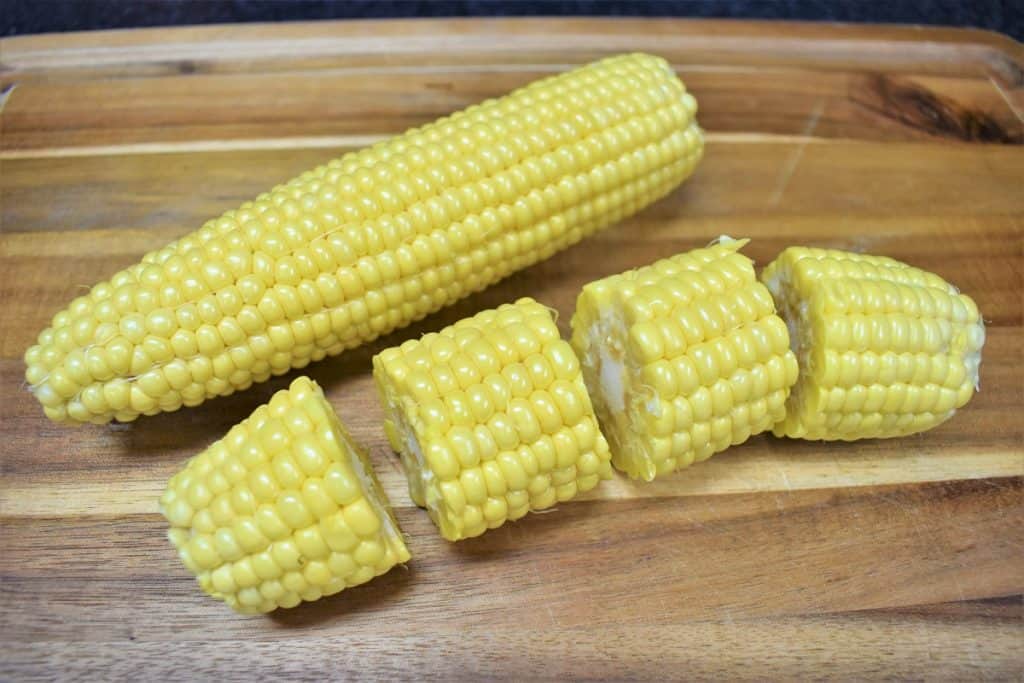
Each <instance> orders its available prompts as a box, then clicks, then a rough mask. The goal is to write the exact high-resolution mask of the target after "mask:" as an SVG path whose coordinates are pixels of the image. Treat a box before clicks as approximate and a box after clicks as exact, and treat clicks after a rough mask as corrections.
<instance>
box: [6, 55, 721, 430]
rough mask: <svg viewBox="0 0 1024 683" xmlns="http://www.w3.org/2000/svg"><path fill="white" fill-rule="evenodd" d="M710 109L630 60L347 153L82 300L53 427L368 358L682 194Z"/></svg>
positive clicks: (42, 375) (75, 305)
mask: <svg viewBox="0 0 1024 683" xmlns="http://www.w3.org/2000/svg"><path fill="white" fill-rule="evenodd" d="M696 107H697V105H696V101H695V100H694V98H693V97H692V96H691V95H690V94H689V93H687V92H686V91H685V89H684V87H683V85H682V83H680V82H679V80H678V79H677V78H676V77H675V75H674V74H673V72H672V70H671V68H670V67H669V66H668V64H667V63H666V62H665V61H664V60H662V59H660V58H657V57H652V56H649V55H643V54H634V55H623V56H618V57H613V58H609V59H606V60H603V61H600V62H596V63H594V64H591V65H589V66H585V67H583V68H581V69H577V70H576V71H572V72H568V73H565V74H562V75H558V76H554V77H551V78H546V79H544V80H541V81H538V82H536V83H533V84H531V85H529V86H527V87H525V88H522V89H520V90H517V91H515V92H514V93H512V94H510V95H508V96H506V97H504V98H501V99H497V100H488V101H486V102H484V103H482V104H480V105H477V106H473V107H470V108H468V109H466V110H464V111H461V112H458V113H456V114H453V115H451V116H449V117H446V118H443V119H441V120H439V121H437V122H436V123H433V124H430V125H428V126H424V127H422V128H418V129H413V130H411V131H409V132H407V133H405V134H404V135H401V136H398V137H396V138H393V139H391V140H388V141H385V142H382V143H380V144H377V145H375V146H373V147H371V148H368V149H365V150H362V151H360V152H355V153H351V154H347V155H345V156H343V157H341V158H339V159H337V160H335V161H331V162H330V163H327V164H325V165H323V166H320V167H318V168H315V169H313V170H311V171H309V172H307V173H304V174H302V175H300V176H299V177H297V178H295V179H294V180H292V181H290V182H288V183H286V184H284V185H280V186H278V187H276V188H274V189H273V190H272V191H271V192H269V193H266V194H262V195H260V196H259V197H257V198H256V199H255V200H254V201H251V202H247V203H245V204H243V205H242V206H241V207H240V208H239V209H237V210H233V211H228V212H227V213H225V214H224V215H223V216H221V217H220V218H216V219H213V220H210V221H208V222H207V223H206V224H205V225H204V226H203V227H202V228H201V229H200V230H198V231H197V232H194V233H192V234H191V235H188V236H186V237H183V238H182V239H180V240H178V241H177V242H174V243H172V244H170V245H168V246H167V247H165V248H163V249H161V250H159V251H156V252H152V253H150V254H147V255H146V256H144V257H143V259H142V262H141V263H139V264H138V265H136V266H133V267H131V268H128V269H127V270H124V271H121V272H119V273H117V274H116V275H114V276H113V277H112V278H111V279H110V280H109V281H107V282H102V283H100V284H98V285H96V286H95V287H93V288H92V290H91V291H90V292H89V293H88V294H87V295H85V296H82V297H79V298H77V299H75V300H74V301H72V302H71V304H70V306H69V307H68V308H67V309H66V310H64V311H61V312H60V313H58V314H57V315H56V316H54V318H53V321H52V324H51V326H50V327H49V328H47V329H46V330H44V331H43V332H42V333H41V334H40V335H39V339H38V343H37V344H36V345H34V346H32V347H31V348H30V349H28V351H27V352H26V354H25V362H26V364H27V366H28V369H27V371H26V379H27V382H28V384H29V385H30V386H31V388H32V390H33V392H34V394H35V396H36V398H37V399H38V400H39V402H40V403H41V404H42V405H43V406H44V409H45V412H46V414H47V415H48V416H49V417H50V418H51V419H53V420H56V421H61V422H96V423H103V422H108V421H110V420H112V419H117V420H122V421H125V420H132V419H135V418H136V417H137V416H139V415H140V414H146V415H151V414H155V413H158V412H161V411H170V410H176V409H178V408H179V407H181V406H182V405H186V406H194V405H198V404H200V403H202V402H203V401H205V400H206V399H208V398H212V397H215V396H225V395H227V394H230V393H232V392H234V391H236V390H240V389H245V388H246V387H248V386H249V385H251V384H252V383H253V382H262V381H264V380H266V379H268V378H269V377H270V376H271V375H276V374H281V373H284V372H287V371H288V370H289V369H290V368H299V367H303V366H305V365H306V364H307V363H309V362H310V361H315V360H319V359H321V358H324V357H325V356H328V355H334V354H337V353H340V352H342V351H343V350H345V349H348V348H352V347H355V346H358V345H360V344H362V343H365V342H367V341H369V340H372V339H374V338H376V337H377V336H379V335H381V334H384V333H386V332H389V331H391V330H393V329H395V328H398V327H401V326H404V325H407V324H409V323H410V322H412V321H414V320H418V319H420V318H422V317H423V316H425V315H427V314H428V313H431V312H433V311H436V310H437V309H439V308H441V307H442V306H445V305H446V304H449V303H451V302H453V301H455V300H456V299H459V298H460V297H463V296H466V295H467V294H469V293H472V292H474V291H477V290H480V289H482V288H484V287H486V286H487V285H489V284H491V283H493V282H495V281H497V280H499V279H500V278H502V277H504V276H506V275H508V274H509V273H512V272H513V271H515V270H518V269H520V268H523V267H525V266H527V265H530V264H532V263H534V262H536V261H539V260H541V259H544V258H547V257H548V256H550V255H551V254H553V253H555V252H556V251H558V250H560V249H563V248H565V247H567V246H569V245H571V244H573V243H575V242H577V241H579V240H580V239H582V238H583V237H585V236H587V235H589V234H591V233H592V232H594V231H595V230H598V229H600V228H603V227H605V226H607V225H609V224H611V223H614V222H615V221H617V220H619V219H620V218H622V217H624V216H628V215H630V214H632V213H634V212H636V211H638V210H639V209H641V208H642V207H644V206H646V205H647V204H649V203H651V202H653V201H655V200H656V199H658V198H660V197H662V196H663V195H665V194H667V193H668V192H669V191H670V190H672V189H673V188H674V187H676V186H677V185H679V183H681V182H682V181H683V179H685V178H686V177H687V176H688V175H689V174H690V172H691V171H692V170H693V168H694V166H695V165H696V163H697V162H698V160H699V159H700V157H701V154H702V149H703V143H702V136H701V132H700V129H699V128H698V127H697V124H696V121H695V118H694V116H695V113H696Z"/></svg>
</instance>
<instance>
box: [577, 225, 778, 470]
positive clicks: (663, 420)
mask: <svg viewBox="0 0 1024 683" xmlns="http://www.w3.org/2000/svg"><path fill="white" fill-rule="evenodd" d="M746 243H747V240H742V241H738V240H731V239H729V238H721V240H720V241H719V242H718V244H716V245H714V246H711V247H708V248H705V249H696V250H694V251H690V252H687V253H685V254H679V255H677V256H672V257H670V258H667V259H664V260H661V261H658V262H656V263H654V264H652V265H649V266H645V267H643V268H639V269H636V270H630V271H627V272H625V273H621V274H619V275H612V276H610V277H606V278H604V279H603V280H598V281H596V282H592V283H590V284H589V285H587V286H586V287H584V288H583V292H582V293H581V294H580V296H579V299H578V300H577V302H576V312H575V314H574V315H573V318H572V343H573V347H574V348H575V349H576V352H577V353H578V354H579V357H580V361H581V363H582V365H583V377H584V379H585V381H586V385H587V388H588V389H589V391H590V395H591V398H592V399H593V401H594V407H595V410H596V412H597V415H598V417H599V418H600V420H601V425H602V427H603V429H604V432H605V434H607V436H608V440H609V442H610V443H611V448H612V463H613V464H614V465H615V467H617V468H618V469H620V470H622V471H624V472H626V473H627V474H628V475H629V476H630V477H633V478H640V479H645V480H647V481H650V480H652V479H654V478H655V477H656V476H658V475H661V474H665V473H668V472H673V471H675V470H678V469H680V468H683V467H687V466H689V465H690V464H691V463H693V462H695V461H701V460H704V459H706V458H708V457H710V456H711V455H712V454H714V453H717V452H719V451H721V450H724V449H725V448H728V447H729V446H730V445H734V444H739V443H742V442H744V441H746V440H747V438H749V437H750V436H751V435H752V434H757V433H759V432H762V431H764V430H766V429H768V428H770V427H771V426H772V425H773V424H774V423H775V422H777V421H778V420H780V419H782V416H783V414H784V406H785V402H786V397H787V396H788V394H789V388H790V386H792V384H793V382H794V381H796V374H797V364H796V358H795V357H794V356H793V353H792V352H791V351H790V350H789V335H788V334H787V331H786V325H785V324H784V323H783V322H782V320H781V319H780V318H779V317H778V316H777V315H775V306H774V304H773V303H772V297H771V295H770V294H769V293H768V290H767V289H765V287H764V285H762V284H760V283H759V282H758V281H757V277H756V275H755V273H754V266H753V263H752V262H751V260H750V259H748V258H747V257H745V256H743V255H742V254H740V253H739V249H740V248H741V247H742V246H743V245H744V244H746Z"/></svg>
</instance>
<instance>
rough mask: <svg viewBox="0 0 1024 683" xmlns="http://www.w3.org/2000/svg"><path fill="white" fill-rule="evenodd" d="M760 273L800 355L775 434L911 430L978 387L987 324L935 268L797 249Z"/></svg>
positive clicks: (869, 434)
mask: <svg viewBox="0 0 1024 683" xmlns="http://www.w3.org/2000/svg"><path fill="white" fill-rule="evenodd" d="M762 278H763V280H764V282H765V284H767V286H768V288H769V289H770V290H771V292H772V294H773V296H774V297H775V300H776V303H777V304H778V307H779V311H780V313H781V315H782V316H783V317H784V318H785V319H786V321H787V324H788V325H789V328H790V337H791V339H792V342H793V348H794V350H795V352H796V355H797V357H798V359H799V362H800V379H799V381H798V382H797V383H796V386H795V387H794V388H793V392H792V394H791V395H790V398H789V402H788V404H787V406H786V416H785V419H783V420H780V421H779V423H778V424H776V425H775V428H774V432H775V434H777V435H779V436H789V437H796V438H804V439H824V440H837V439H841V440H846V441H850V440H854V439H862V438H877V437H894V436H904V435H907V434H913V433H915V432H921V431H924V430H926V429H930V428H932V427H934V426H936V425H938V424H941V423H942V422H944V421H946V420H948V419H949V418H950V417H951V416H952V415H953V413H954V412H955V411H956V410H957V409H958V408H960V407H962V406H963V405H965V404H966V403H967V402H968V401H969V400H970V398H971V396H972V395H973V394H974V391H975V389H976V388H977V386H978V371H979V366H980V363H981V349H982V346H983V345H984V343H985V327H984V323H983V321H982V318H981V314H980V313H979V312H978V307H977V306H976V305H975V303H974V301H972V300H971V298H970V297H968V296H967V295H965V294H960V293H959V292H958V291H957V289H956V288H955V287H954V286H953V285H951V284H949V283H947V282H946V281H945V280H943V279H942V278H941V277H939V276H938V275H935V274H933V273H929V272H927V271H924V270H920V269H918V268H914V267H911V266H908V265H906V264H904V263H901V262H899V261H896V260H894V259H891V258H887V257H882V256H869V255H865V254H853V253H849V252H843V251H837V250H833V249H812V248H806V247H790V248H788V249H786V250H785V251H783V252H782V254H780V255H779V256H778V258H776V259H775V260H774V261H773V262H772V263H771V264H769V265H768V266H767V267H766V268H765V269H764V272H763V273H762Z"/></svg>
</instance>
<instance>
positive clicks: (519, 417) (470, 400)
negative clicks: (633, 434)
mask: <svg viewBox="0 0 1024 683" xmlns="http://www.w3.org/2000/svg"><path fill="white" fill-rule="evenodd" d="M373 367H374V377H375V379H376V381H377V386H378V389H379V391H380V396H381V401H382V403H383V404H384V408H385V411H386V413H387V420H386V422H385V431H386V432H387V436H388V439H389V440H390V441H391V445H392V447H393V448H394V449H395V450H396V451H398V452H399V453H400V454H401V456H402V464H403V466H404V468H405V474H406V477H407V478H408V480H409V492H410V495H411V497H412V499H413V501H414V502H415V503H416V504H417V505H419V506H421V507H425V508H427V511H428V512H429V513H430V516H431V518H432V519H433V520H434V522H435V523H436V524H437V526H438V528H439V529H440V531H441V535H442V536H443V537H444V538H446V539H448V540H449V541H457V540H460V539H463V538H469V537H471V536H478V535H480V534H482V533H483V532H484V531H486V530H487V529H494V528H496V527H499V526H501V525H502V524H504V523H505V522H506V521H510V520H515V519H519V518H520V517H522V516H523V515H525V514H526V513H527V512H530V511H533V510H542V509H544V508H548V507H551V506H552V505H554V504H556V503H558V502H563V501H567V500H569V499H570V498H573V497H574V496H575V495H576V494H577V493H578V492H581V491H588V490H590V489H592V488H593V487H594V486H596V485H597V483H598V481H599V480H600V479H602V478H608V477H610V476H611V466H610V465H609V463H608V460H609V454H608V444H607V443H606V442H605V440H604V436H602V435H601V432H600V430H599V428H598V424H597V419H596V418H595V417H594V412H593V408H592V407H591V405H590V399H589V398H588V396H587V391H586V387H585V386H584V385H583V379H582V377H581V376H580V367H579V363H578V361H577V360H576V355H575V354H574V353H573V352H572V348H571V347H570V346H569V344H567V343H566V342H565V341H563V340H562V339H561V338H560V337H559V334H558V327H557V326H556V325H555V322H554V320H553V319H552V316H551V312H550V311H549V310H548V309H547V308H546V307H544V306H542V305H540V304H539V303H537V302H536V301H533V300H532V299H520V300H519V301H517V302H516V303H515V304H505V305H503V306H499V307H498V308H497V309H494V310H489V311H483V312H481V313H478V314H477V315H475V316H473V317H472V318H466V319H464V320H461V321H459V322H458V323H456V324H454V325H452V326H450V327H447V328H445V329H443V330H441V332H438V333H431V334H427V335H425V336H423V338H421V339H419V340H410V341H407V342H405V343H404V344H402V345H401V346H397V347H393V348H390V349H387V350H385V351H382V352H381V353H379V354H378V355H377V356H376V357H374V359H373Z"/></svg>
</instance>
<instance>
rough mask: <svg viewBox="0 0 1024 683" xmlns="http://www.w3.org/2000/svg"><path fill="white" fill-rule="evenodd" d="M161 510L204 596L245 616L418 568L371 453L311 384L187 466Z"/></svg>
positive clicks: (279, 396) (287, 393) (301, 383)
mask: <svg viewBox="0 0 1024 683" xmlns="http://www.w3.org/2000/svg"><path fill="white" fill-rule="evenodd" d="M160 511H161V512H162V513H163V515H164V517H166V518H167V521H168V522H170V524H171V529H170V531H169V532H168V536H169V537H170V540H171V542H172V543H173V544H174V546H175V547H176V548H177V549H178V555H179V556H180V557H181V560H182V562H184V563H185V566H186V567H188V569H189V570H190V571H192V572H193V573H194V574H195V575H196V578H197V579H198V581H199V585H200V586H201V587H202V589H203V590H204V591H206V592H207V593H208V594H210V595H211V596H213V597H215V598H217V599H220V600H224V601H225V602H226V603H227V604H228V605H230V606H231V607H233V608H234V609H236V610H238V611H240V612H243V613H257V612H269V611H271V610H273V609H276V608H278V607H294V606H295V605H297V604H299V602H301V601H303V600H317V599H318V598H320V597H321V596H324V595H333V594H334V593H337V592H338V591H341V590H343V589H344V588H346V587H349V586H356V585H359V584H361V583H365V582H367V581H369V580H370V579H372V578H373V577H375V576H378V575H380V574H383V573H385V572H387V571H388V570H389V569H391V568H392V567H393V566H395V565H396V564H399V563H403V562H406V561H408V560H409V551H408V550H406V547H405V543H404V542H403V540H402V534H401V532H400V531H399V528H398V524H397V523H396V522H395V519H394V517H393V516H392V515H391V510H390V509H389V507H388V504H387V499H386V497H385V496H384V492H383V491H382V490H381V488H380V484H379V483H378V482H377V479H376V477H375V476H374V474H373V470H372V468H371V467H370V464H369V462H368V461H367V458H366V454H365V453H364V452H363V451H361V450H360V449H358V448H357V447H356V446H355V445H354V443H353V442H352V439H351V437H350V436H349V434H348V432H347V431H346V429H345V428H344V426H343V425H342V424H341V422H340V421H339V420H338V418H337V416H336V415H335V414H334V411H333V410H332V409H331V406H330V405H329V404H328V403H327V401H326V400H325V399H324V395H323V392H322V391H321V390H320V387H319V386H317V384H316V382H313V381H312V380H310V379H308V378H306V377H300V378H298V379H296V380H295V381H294V382H292V384H291V386H290V387H289V388H288V389H285V390H282V391H279V392H277V393H276V394H274V396H273V397H272V398H271V399H270V402H269V403H267V404H266V405H262V406H260V407H259V408H257V409H256V410H255V411H254V412H253V414H252V415H251V416H249V417H248V418H247V419H245V420H243V421H242V422H241V423H239V424H237V425H235V426H234V427H233V428H232V429H231V431H229V432H228V434H227V436H225V437H224V438H223V439H221V440H220V441H217V442H216V443H214V444H213V445H212V446H210V447H209V448H208V449H207V450H206V451H204V452H202V453H200V454H199V455H197V456H195V457H194V458H192V459H191V460H189V462H188V464H187V465H185V467H184V468H183V469H182V470H181V471H179V472H178V473H177V474H175V475H174V476H173V477H172V478H171V480H170V482H169V484H168V486H167V491H166V492H165V493H164V495H163V497H162V498H161V499H160Z"/></svg>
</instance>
